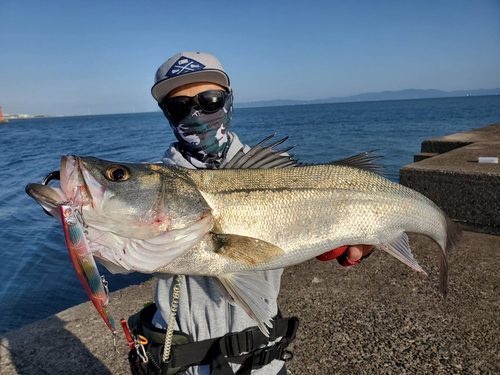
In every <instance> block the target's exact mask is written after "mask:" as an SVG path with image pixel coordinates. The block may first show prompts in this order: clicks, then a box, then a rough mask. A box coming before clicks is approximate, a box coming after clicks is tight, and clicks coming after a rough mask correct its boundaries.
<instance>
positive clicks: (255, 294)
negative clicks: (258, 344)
mask: <svg viewBox="0 0 500 375" xmlns="http://www.w3.org/2000/svg"><path fill="white" fill-rule="evenodd" d="M218 279H219V281H220V283H218V285H219V287H221V288H222V289H221V291H222V294H223V295H224V296H227V295H229V296H231V297H232V300H233V301H234V302H236V304H237V305H238V306H240V307H241V308H242V309H243V310H244V311H245V312H246V313H247V314H248V315H249V316H250V317H251V318H252V319H253V320H254V321H255V323H257V326H258V327H259V329H260V330H261V331H262V333H263V334H264V335H266V336H267V337H269V330H268V328H267V327H272V323H271V320H272V312H271V308H270V306H269V304H268V303H267V301H266V300H271V299H272V296H273V294H274V293H273V290H272V289H271V287H270V286H269V285H268V283H267V282H266V280H265V279H264V278H263V277H262V276H261V275H260V274H259V273H257V272H255V271H253V272H252V271H245V272H237V273H230V274H227V275H224V276H219V277H218Z"/></svg>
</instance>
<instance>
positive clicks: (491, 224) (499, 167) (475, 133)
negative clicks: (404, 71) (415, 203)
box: [399, 124, 500, 235]
mask: <svg viewBox="0 0 500 375" xmlns="http://www.w3.org/2000/svg"><path fill="white" fill-rule="evenodd" d="M480 157H497V158H499V159H500V124H493V125H490V126H486V127H484V128H480V129H475V130H471V131H468V132H463V133H457V134H451V135H447V136H445V137H441V138H434V139H429V140H426V141H424V142H423V143H422V152H421V153H420V154H417V155H415V160H416V161H417V162H416V163H413V164H410V165H406V166H404V167H403V168H401V170H400V171H399V176H400V178H399V180H400V183H401V184H403V185H406V186H408V187H410V188H412V189H414V190H416V191H418V192H420V193H422V194H424V195H425V196H427V197H428V198H429V199H431V200H432V201H433V202H434V203H436V204H437V205H438V206H439V207H441V208H442V209H443V210H444V211H445V212H446V213H447V214H448V215H449V216H450V217H451V218H452V219H454V220H455V221H458V222H459V223H460V224H461V225H462V226H463V227H465V228H467V229H469V230H473V231H476V232H481V233H487V234H495V235H500V164H482V163H478V159H479V158H480Z"/></svg>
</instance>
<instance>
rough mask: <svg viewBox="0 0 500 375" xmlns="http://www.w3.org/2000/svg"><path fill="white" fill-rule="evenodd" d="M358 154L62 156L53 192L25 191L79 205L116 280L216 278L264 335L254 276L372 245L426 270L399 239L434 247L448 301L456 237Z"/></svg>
mask: <svg viewBox="0 0 500 375" xmlns="http://www.w3.org/2000/svg"><path fill="white" fill-rule="evenodd" d="M365 156H366V155H365ZM365 156H363V155H361V156H357V157H355V158H353V159H346V160H345V162H343V161H340V162H337V163H335V164H333V165H332V164H328V165H311V166H296V167H295V168H280V169H222V170H191V169H184V168H180V167H164V166H161V165H158V164H128V163H116V162H111V161H106V160H102V159H97V158H94V157H78V156H63V157H62V159H61V176H60V179H61V187H60V188H56V187H51V186H46V185H40V184H30V185H28V186H27V187H26V191H27V192H28V194H29V195H30V196H31V197H33V198H34V199H35V200H36V201H37V202H38V203H40V205H42V207H44V209H45V210H47V211H48V212H50V213H51V214H52V215H53V216H56V217H57V215H58V210H57V207H58V206H57V204H56V203H58V202H60V201H69V202H71V203H72V204H73V205H76V206H80V207H82V214H83V218H84V220H85V224H86V225H87V231H88V233H87V239H88V241H89V246H90V249H91V250H92V253H93V255H94V257H96V258H97V259H98V260H99V261H100V262H101V263H103V264H104V265H105V266H106V267H107V268H108V269H109V270H110V271H111V272H114V273H118V272H121V273H127V272H131V271H138V272H143V273H152V274H161V273H169V274H183V275H205V276H212V277H215V278H216V280H218V281H219V285H220V287H221V291H222V292H223V294H224V296H225V297H226V298H227V299H228V300H230V301H231V302H233V303H234V302H236V303H237V304H239V305H240V306H241V307H243V308H244V309H245V311H246V312H247V313H248V314H249V315H250V316H251V317H252V318H253V319H254V320H255V321H256V323H257V324H258V325H259V327H260V328H261V330H262V331H263V332H267V329H266V325H269V324H270V323H269V322H270V320H271V318H272V317H271V312H270V310H269V308H268V306H267V303H266V301H265V300H266V298H268V296H269V295H272V291H271V290H270V289H269V287H268V286H267V285H266V283H265V280H263V279H261V278H260V277H259V276H258V273H256V272H254V271H256V270H268V269H276V268H282V267H286V266H290V265H293V264H297V263H300V262H303V261H306V260H308V259H311V258H313V257H315V256H318V255H320V254H323V253H325V252H327V251H329V250H332V249H335V248H337V247H340V246H344V245H354V244H376V245H377V246H378V247H379V248H381V249H383V250H385V251H387V252H389V253H390V254H392V255H394V256H395V257H397V258H398V259H400V260H401V261H403V262H404V263H406V264H408V265H409V266H411V267H413V268H414V269H416V270H417V271H419V272H422V273H423V272H424V271H423V270H422V269H421V268H420V266H419V265H418V264H417V262H416V261H415V259H414V258H413V255H412V254H411V251H410V249H409V246H408V237H407V236H406V234H405V232H414V233H420V234H424V235H426V236H428V237H430V238H432V239H433V240H434V241H435V242H436V243H437V244H438V245H439V247H440V249H441V267H440V288H441V291H442V292H443V294H445V295H446V292H447V287H448V252H449V250H450V249H451V247H452V246H453V245H454V244H455V243H456V242H457V241H458V239H459V229H458V228H457V226H456V225H455V223H454V222H453V221H452V220H450V219H449V218H448V217H447V216H446V214H445V213H444V212H443V211H441V210H440V209H439V208H438V207H437V206H436V205H435V204H434V203H433V202H431V201H430V200H429V199H427V198H426V197H424V196H423V195H421V194H419V193H417V192H415V191H413V190H411V189H409V188H407V187H404V186H402V185H399V184H396V183H394V182H391V181H389V180H387V179H386V178H384V177H382V176H380V175H378V174H377V173H373V172H371V171H368V170H366V169H373V168H377V167H374V166H373V165H372V164H371V163H370V158H368V157H365ZM241 163H243V162H241ZM241 163H240V164H241Z"/></svg>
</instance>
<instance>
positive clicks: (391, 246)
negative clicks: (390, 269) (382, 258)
mask: <svg viewBox="0 0 500 375" xmlns="http://www.w3.org/2000/svg"><path fill="white" fill-rule="evenodd" d="M376 247H377V248H379V249H380V250H384V251H385V252H387V253H389V254H391V255H392V256H393V257H395V258H396V259H398V260H400V261H401V262H403V263H404V264H406V265H407V266H409V267H411V268H413V269H414V270H415V271H417V272H420V273H423V274H424V275H427V273H426V272H425V271H424V270H423V269H422V267H420V265H419V264H418V263H417V261H416V260H415V258H414V257H413V254H412V252H411V250H410V244H409V241H408V236H407V235H406V233H403V234H402V235H401V236H399V237H397V238H396V239H394V240H392V241H390V242H386V243H383V244H378V245H376Z"/></svg>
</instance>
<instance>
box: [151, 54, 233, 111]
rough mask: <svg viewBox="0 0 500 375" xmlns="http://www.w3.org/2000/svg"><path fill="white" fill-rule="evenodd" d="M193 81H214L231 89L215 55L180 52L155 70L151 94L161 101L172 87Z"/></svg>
mask: <svg viewBox="0 0 500 375" xmlns="http://www.w3.org/2000/svg"><path fill="white" fill-rule="evenodd" d="M195 82H209V83H216V84H218V85H221V86H222V87H225V88H226V89H227V90H228V91H231V86H230V84H229V77H228V76H227V74H226V73H225V72H224V69H222V65H221V63H220V61H219V60H218V59H217V57H215V56H214V55H211V54H209V53H200V52H181V53H178V54H177V55H175V56H173V57H171V58H170V59H168V60H167V61H166V62H165V63H164V64H163V65H162V66H160V68H159V69H158V70H157V71H156V76H155V84H154V86H153V87H152V88H151V94H152V95H153V97H154V98H155V99H156V101H157V102H158V103H161V102H162V101H163V99H164V98H165V96H167V94H168V93H169V92H170V91H172V90H173V89H175V88H177V87H179V86H182V85H185V84H187V83H195Z"/></svg>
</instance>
